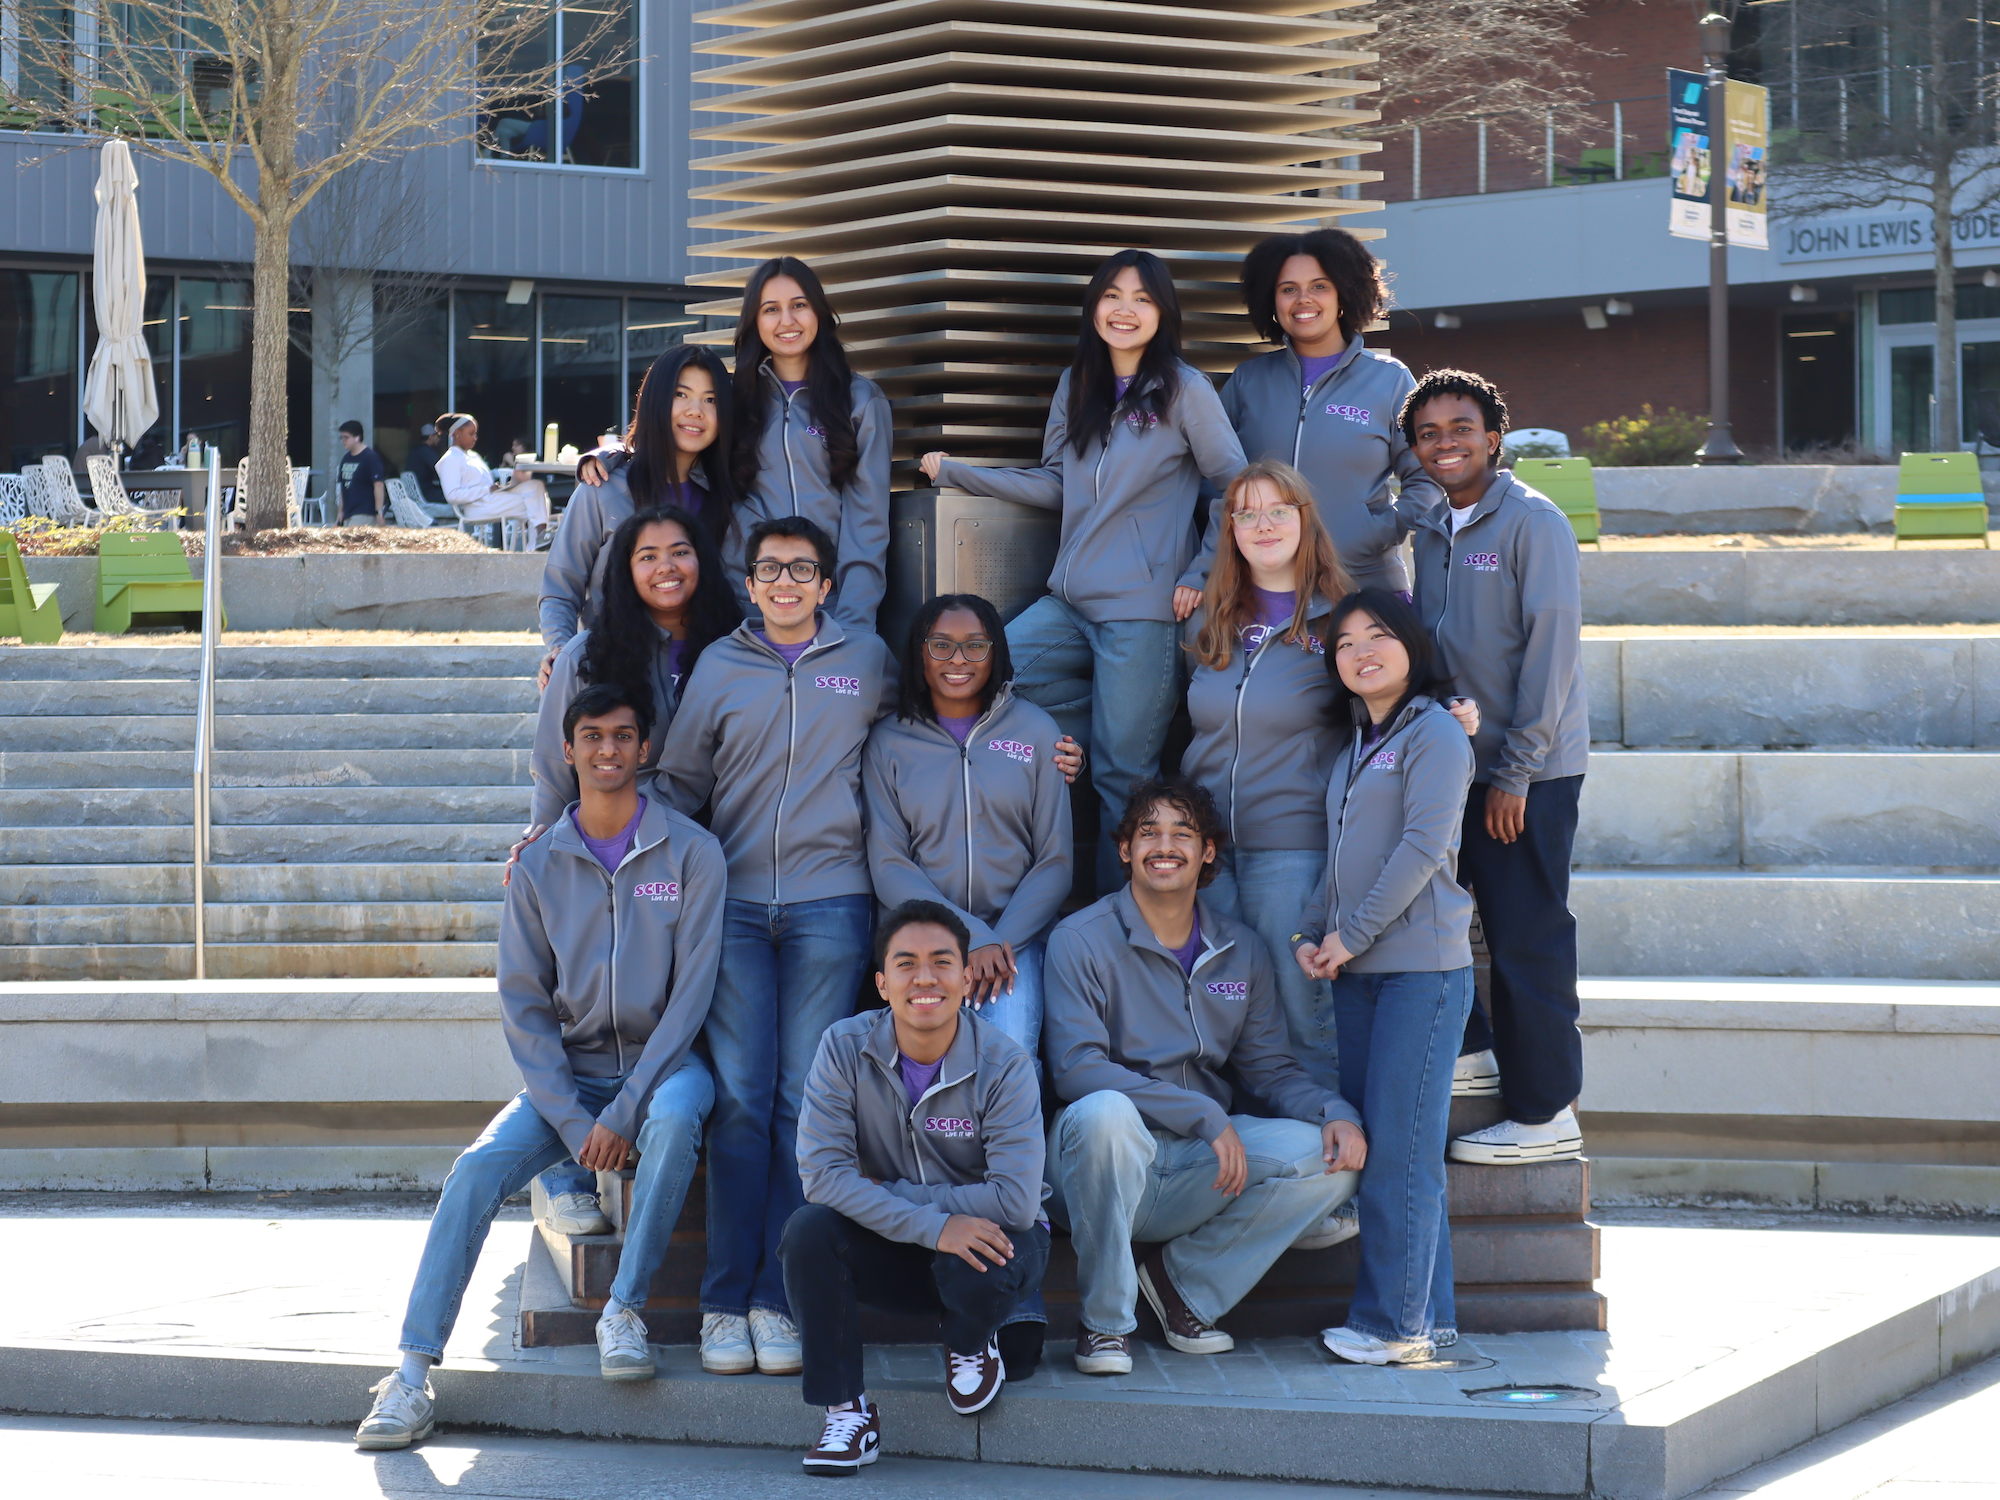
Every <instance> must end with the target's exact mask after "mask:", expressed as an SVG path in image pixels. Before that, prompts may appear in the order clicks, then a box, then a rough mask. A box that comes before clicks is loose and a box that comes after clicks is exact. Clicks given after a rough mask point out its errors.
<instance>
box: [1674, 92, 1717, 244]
mask: <svg viewBox="0 0 2000 1500" xmlns="http://www.w3.org/2000/svg"><path fill="white" fill-rule="evenodd" d="M1708 138H1709V130H1708V80H1707V79H1706V78H1705V77H1703V76H1702V75H1701V74H1700V73H1690V72H1689V71H1688V70H1687V69H1685V68H1669V69H1667V141H1668V157H1667V160H1668V174H1669V175H1668V181H1669V182H1670V183H1672V185H1673V192H1674V195H1673V203H1672V208H1671V210H1670V212H1669V216H1668V219H1667V228H1668V229H1669V230H1670V231H1672V232H1673V233H1674V234H1677V235H1679V236H1680V237H1681V238H1683V239H1689V240H1705V239H1707V238H1708V220H1709V206H1708V159H1709V149H1708Z"/></svg>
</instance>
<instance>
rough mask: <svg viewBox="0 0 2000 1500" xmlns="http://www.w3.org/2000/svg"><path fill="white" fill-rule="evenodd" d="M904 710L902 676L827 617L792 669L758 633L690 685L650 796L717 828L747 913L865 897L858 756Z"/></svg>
mask: <svg viewBox="0 0 2000 1500" xmlns="http://www.w3.org/2000/svg"><path fill="white" fill-rule="evenodd" d="M895 702H896V663H895V659H894V658H893V657H891V656H890V655H889V648H888V647H887V646H885V645H883V644H882V638H881V637H880V636H878V635H875V634H873V633H872V632H866V633H862V634H858V635H854V636H848V635H846V634H845V633H844V632H843V631H842V630H841V628H840V626H839V624H838V623H837V622H836V621H834V620H833V619H831V618H829V617H828V616H826V615H821V616H820V618H819V633H818V634H817V635H816V636H814V638H813V641H812V643H811V644H810V645H809V646H807V647H806V650H805V652H804V654H803V655H801V656H800V657H799V659H798V662H797V664H796V665H787V664H786V662H785V659H784V657H782V656H780V655H779V654H778V653H777V651H776V650H774V649H773V648H772V647H771V645H770V644H769V643H768V642H766V641H765V639H764V638H763V636H762V635H760V634H758V632H757V630H756V628H755V626H753V625H752V624H751V622H749V621H747V620H746V621H745V622H744V623H743V624H741V625H739V626H738V627H737V628H736V630H735V631H734V632H733V633H731V634H729V635H726V636H724V637H723V638H722V639H721V640H719V641H716V642H714V643H713V644H712V645H710V646H708V647H707V648H706V649H704V650H703V651H702V653H701V660H700V661H699V662H697V663H696V664H695V669H694V671H693V672H692V673H691V674H689V677H688V680H687V682H686V683H684V684H683V685H682V692H681V706H680V707H679V709H678V710H677V711H676V712H675V714H674V722H673V724H672V725H671V726H670V727H669V728H668V730H667V738H666V744H665V745H664V746H662V747H661V750H660V763H659V768H658V770H657V772H656V773H655V777H654V781H653V785H655V786H657V787H659V788H660V790H661V792H662V794H663V795H665V796H666V797H667V798H668V800H670V801H671V802H672V803H673V805H674V806H675V807H677V808H679V809H680V810H681V811H682V812H684V813H687V814H689V815H690V816H692V815H693V814H694V813H696V812H698V811H699V810H700V809H701V807H702V805H703V804H704V803H707V802H709V800H710V796H711V794H712V795H713V798H714V804H713V816H712V817H711V819H710V827H712V828H713V829H714V830H715V836H716V837H717V838H719V839H721V840H722V850H723V853H724V854H725V855H726V856H727V857H728V859H729V895H730V898H731V899H732V900H737V901H759V902H767V903H771V904H774V905H787V906H790V905H796V904H798V903H799V902H801V901H823V900H826V899H828V898H830V897H833V896H865V895H867V894H868V893H869V891H870V890H871V889H872V887H871V886H870V884H869V880H868V848H867V829H866V825H865V820H864V818H863V816H862V811H861V751H862V748H863V746H865V745H866V744H867V742H868V729H869V726H870V725H872V724H873V723H874V722H875V720H876V719H878V718H880V717H881V715H882V714H883V713H885V712H887V711H888V710H889V709H890V708H891V707H893V706H894V704H895Z"/></svg>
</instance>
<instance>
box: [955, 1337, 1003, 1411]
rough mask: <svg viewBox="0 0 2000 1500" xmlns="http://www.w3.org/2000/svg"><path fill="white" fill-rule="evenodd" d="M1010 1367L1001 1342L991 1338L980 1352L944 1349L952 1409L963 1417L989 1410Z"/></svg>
mask: <svg viewBox="0 0 2000 1500" xmlns="http://www.w3.org/2000/svg"><path fill="white" fill-rule="evenodd" d="M1006 1379H1007V1367H1006V1366H1005V1365H1004V1364H1002V1363H1001V1361H1000V1344H999V1341H998V1340H997V1339H992V1338H989V1339H987V1341H986V1347H985V1348H984V1349H981V1350H980V1351H979V1352H978V1353H977V1354H957V1353H954V1352H953V1351H951V1350H950V1349H947V1350H945V1351H944V1393H945V1395H947V1396H949V1397H950V1398H951V1409H952V1410H953V1411H955V1412H957V1413H958V1414H959V1415H960V1416H961V1417H969V1416H972V1415H974V1414H975V1413H978V1412H982V1411H984V1410H986V1408H987V1407H989V1406H991V1405H992V1404H993V1398H994V1397H995V1396H997V1395H999V1394H1000V1387H1001V1386H1002V1385H1003V1384H1004V1383H1005V1382H1006Z"/></svg>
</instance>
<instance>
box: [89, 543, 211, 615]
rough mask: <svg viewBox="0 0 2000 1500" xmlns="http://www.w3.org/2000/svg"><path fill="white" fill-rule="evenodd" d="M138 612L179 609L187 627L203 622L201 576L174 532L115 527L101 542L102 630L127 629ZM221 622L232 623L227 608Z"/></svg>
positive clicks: (176, 611) (99, 601)
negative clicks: (116, 528)
mask: <svg viewBox="0 0 2000 1500" xmlns="http://www.w3.org/2000/svg"><path fill="white" fill-rule="evenodd" d="M139 615H178V616H181V617H183V620H184V622H185V623H186V624H187V626H188V628H189V629H193V630H198V629H200V628H201V580H200V579H198V578H196V577H195V576H194V570H193V569H192V568H191V567H189V565H188V559H187V553H186V551H185V550H184V549H183V548H182V547H181V539H180V538H179V537H178V536H175V535H174V534H173V533H171V532H165V531H128V532H114V533H112V534H111V535H109V536H106V537H104V538H102V539H101V540H100V541H99V542H98V544H97V629H98V631H99V633H100V634H103V635H123V634H124V633H125V632H126V631H128V630H130V629H131V628H132V621H133V618H134V617H135V616H139ZM222 628H223V629H225V630H227V629H228V628H229V612H228V611H227V610H224V611H223V614H222Z"/></svg>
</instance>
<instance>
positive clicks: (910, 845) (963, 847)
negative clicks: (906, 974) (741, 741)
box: [861, 682, 1071, 952]
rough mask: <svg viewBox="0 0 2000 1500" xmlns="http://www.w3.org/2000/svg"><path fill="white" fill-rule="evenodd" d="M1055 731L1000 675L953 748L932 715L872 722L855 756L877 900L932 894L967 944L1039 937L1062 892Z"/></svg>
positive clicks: (1061, 793) (890, 902)
mask: <svg viewBox="0 0 2000 1500" xmlns="http://www.w3.org/2000/svg"><path fill="white" fill-rule="evenodd" d="M1061 734H1062V731H1060V730H1059V729H1057V728H1056V722H1055V720H1054V719H1051V718H1050V717H1049V716H1048V715H1047V714H1046V713H1044V712H1043V711H1042V710H1041V709H1039V708H1037V707H1035V705H1034V704H1032V703H1030V702H1028V700H1027V699H1025V698H1016V697H1015V696H1014V685H1013V684H1012V683H1011V682H1010V683H1003V684H1001V686H1000V690H999V691H998V692H997V693H995V694H994V695H993V706H992V707H991V708H989V709H987V710H986V712H985V713H983V714H981V715H980V716H979V720H978V722H977V723H975V724H974V725H973V726H972V730H971V732H970V733H969V734H967V736H966V738H965V743H964V744H963V745H960V744H959V743H958V741H957V740H955V739H953V738H952V736H951V734H950V732H949V731H947V730H946V729H944V728H943V727H942V726H941V725H939V724H938V723H937V721H936V720H934V719H911V720H905V719H900V718H897V717H896V716H895V715H893V714H891V715H889V716H888V717H886V718H883V719H881V720H880V721H878V722H877V723H876V725H875V728H874V729H873V730H871V731H870V732H869V735H868V749H867V752H866V754H865V755H864V756H863V757H862V762H861V785H862V791H863V794H864V796H865V798H866V801H867V808H868V869H869V873H870V874H871V875H872V876H873V878H874V881H875V898H876V900H878V901H880V902H881V903H882V904H883V905H884V906H900V905H901V904H902V903H903V902H905V901H942V902H944V903H945V905H947V906H949V907H951V908H952V909H953V910H954V911H956V912H957V913H958V914H959V916H960V918H961V919H963V921H964V922H965V925H966V926H967V927H969V928H970V929H971V930H972V946H973V947H975V948H984V947H986V946H987V945H988V944H989V943H1000V942H1006V943H1012V944H1013V945H1014V948H1015V950H1016V951H1017V952H1018V951H1019V950H1020V949H1021V948H1022V947H1023V946H1024V945H1025V944H1028V943H1032V942H1033V941H1034V940H1035V939H1036V938H1038V937H1040V936H1041V935H1042V933H1043V931H1044V930H1045V929H1046V928H1047V927H1048V925H1049V924H1050V923H1051V922H1053V921H1054V920H1055V916H1056V912H1057V911H1058V910H1059V909H1060V908H1061V906H1062V904H1063V898H1064V897H1066V896H1068V895H1069V885H1070V842H1071V833H1070V814H1069V787H1068V785H1067V784H1066V783H1065V782H1064V781H1063V778H1062V772H1061V771H1059V770H1057V769H1056V763H1055V749H1056V741H1057V739H1059V738H1060V737H1061Z"/></svg>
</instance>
